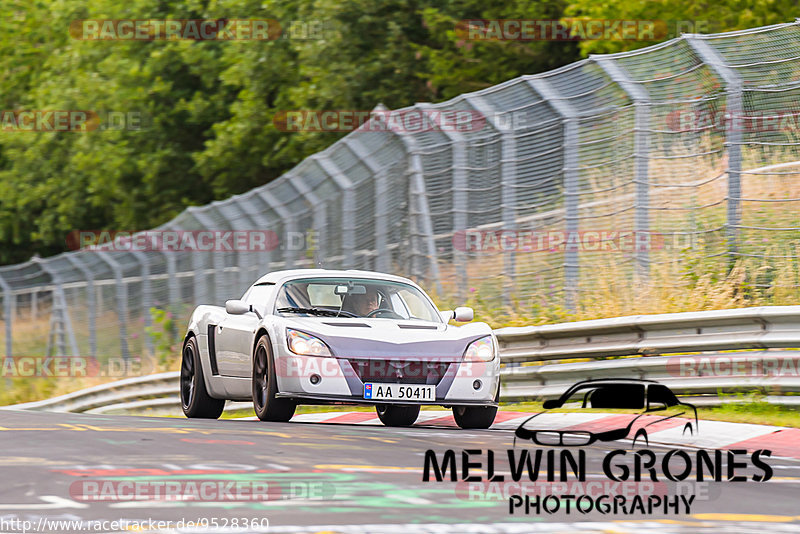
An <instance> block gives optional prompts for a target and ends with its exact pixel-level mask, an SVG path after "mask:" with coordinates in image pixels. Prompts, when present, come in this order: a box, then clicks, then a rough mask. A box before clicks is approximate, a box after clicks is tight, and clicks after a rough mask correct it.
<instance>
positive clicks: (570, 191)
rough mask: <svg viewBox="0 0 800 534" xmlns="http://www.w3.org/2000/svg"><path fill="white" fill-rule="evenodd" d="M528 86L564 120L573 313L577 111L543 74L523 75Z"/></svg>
mask: <svg viewBox="0 0 800 534" xmlns="http://www.w3.org/2000/svg"><path fill="white" fill-rule="evenodd" d="M526 79H527V80H528V83H530V85H531V87H533V89H534V90H535V91H536V92H538V93H539V94H540V95H541V96H542V98H543V99H545V100H546V101H547V102H548V103H549V104H550V105H551V106H552V107H553V109H554V110H555V111H556V113H558V114H559V115H561V118H562V121H563V124H564V168H563V172H564V212H565V216H564V219H565V221H566V228H565V230H566V234H567V235H566V238H567V239H566V242H567V245H566V246H565V248H564V294H565V299H564V305H565V307H566V309H567V310H568V311H569V312H571V313H574V312H575V311H576V310H577V304H578V302H577V300H578V282H579V267H580V263H579V262H580V258H579V253H578V247H577V246H570V245H569V244H568V243H569V242H570V240H572V242H573V243H576V241H575V237H574V236H577V234H578V221H579V202H580V197H579V194H578V173H579V168H578V162H579V154H578V112H577V111H576V110H575V108H574V107H573V106H572V104H570V103H569V102H568V101H567V100H566V99H565V98H563V97H561V96H559V95H558V93H557V92H556V91H555V89H553V87H552V86H551V85H550V82H548V81H547V80H546V79H545V78H526Z"/></svg>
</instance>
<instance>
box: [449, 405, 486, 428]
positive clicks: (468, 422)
mask: <svg viewBox="0 0 800 534" xmlns="http://www.w3.org/2000/svg"><path fill="white" fill-rule="evenodd" d="M496 415H497V406H453V419H455V420H456V424H457V425H458V426H459V427H461V428H489V427H490V426H492V423H494V418H495V416H496Z"/></svg>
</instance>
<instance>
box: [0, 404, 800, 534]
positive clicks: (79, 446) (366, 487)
mask: <svg viewBox="0 0 800 534" xmlns="http://www.w3.org/2000/svg"><path fill="white" fill-rule="evenodd" d="M512 441H513V433H512V432H511V431H508V430H481V431H464V430H459V429H452V428H435V427H430V428H425V427H413V428H402V429H399V428H387V427H377V426H363V425H361V426H359V425H342V424H320V423H292V422H289V423H262V422H260V421H252V420H219V421H208V420H187V419H179V418H154V417H132V416H100V415H86V414H64V413H41V412H22V411H2V412H0V447H2V456H0V463H2V466H0V472H1V473H2V477H0V480H2V485H1V486H0V532H22V531H23V529H22V528H21V525H22V523H20V522H21V521H28V522H29V523H25V526H26V527H27V529H28V532H79V531H83V532H125V531H128V532H129V531H131V530H135V529H138V532H238V533H241V532H370V533H384V532H385V533H395V532H397V533H400V532H402V533H404V534H405V533H407V534H410V533H416V532H442V533H450V532H453V533H461V532H487V533H489V532H520V533H522V532H579V531H580V532H650V531H658V532H764V531H765V529H766V530H767V531H769V532H800V515H798V514H800V507H799V506H798V503H800V461H798V460H796V459H788V458H771V459H768V463H769V464H770V465H771V466H772V467H773V469H774V471H775V472H774V477H773V479H772V480H770V481H769V482H762V483H757V482H752V481H748V482H746V483H741V482H740V483H731V482H718V483H717V482H713V483H710V484H704V485H703V487H702V488H701V489H700V490H699V491H698V492H697V495H698V498H697V499H696V500H695V501H694V503H693V505H692V507H691V511H690V512H689V513H685V512H684V511H683V510H682V511H681V512H680V513H678V514H675V513H670V514H668V515H664V514H663V513H659V512H656V513H654V514H653V515H647V516H642V515H630V516H629V515H626V514H622V513H619V514H616V515H614V514H606V515H601V514H598V513H596V512H593V513H591V514H586V515H583V514H575V513H573V514H568V515H567V514H564V513H563V511H562V512H558V513H555V514H553V515H549V514H539V515H537V514H533V513H532V514H530V515H524V514H520V513H515V514H510V513H509V503H508V499H507V497H506V496H505V495H500V494H499V493H495V494H493V495H490V497H491V498H487V496H486V495H479V496H478V497H475V495H474V494H473V495H472V498H471V497H470V494H469V493H468V492H466V491H465V489H464V484H463V483H453V482H450V481H446V482H422V471H423V458H424V453H425V451H426V450H427V449H433V450H435V451H437V452H440V453H441V452H443V451H445V450H447V449H454V450H455V451H456V454H457V455H459V454H460V453H461V451H462V450H463V449H481V450H483V451H486V450H487V449H492V450H494V451H495V452H496V453H497V454H498V455H505V451H506V450H507V449H509V448H512ZM629 445H630V444H629V443H624V442H622V443H617V444H603V445H599V446H589V447H586V448H585V450H586V453H587V473H588V474H587V481H592V480H596V481H603V480H607V479H606V477H605V476H604V475H603V474H602V468H601V465H600V462H601V461H602V458H603V457H604V456H605V454H606V453H607V452H609V451H611V450H612V449H628V450H629V451H630V447H629ZM528 448H529V449H530V450H531V452H533V447H531V446H528ZM517 449H519V445H517ZM650 450H652V451H653V452H655V453H656V454H657V455H659V456H660V455H662V454H664V453H665V452H666V451H667V449H666V448H664V447H657V446H651V447H650ZM440 457H441V455H440ZM481 458H483V459H485V455H484V456H482V457H481ZM498 463H500V462H498ZM459 466H460V464H459ZM499 470H500V471H501V472H502V471H504V469H503V468H502V466H501V467H499ZM506 471H507V469H506ZM746 471H747V470H746ZM473 472H474V471H473ZM749 472H754V471H753V470H752V469H750V470H749ZM86 480H95V481H96V480H111V481H140V482H141V481H145V482H147V481H150V482H153V481H165V480H171V481H176V480H182V481H191V480H194V481H209V480H217V481H220V480H221V481H238V482H253V481H258V482H262V483H264V482H265V483H267V484H268V485H269V487H270V488H273V489H271V490H270V491H269V492H268V493H269V494H270V498H269V499H268V500H260V501H258V502H252V501H230V500H224V501H219V500H213V499H212V500H202V499H201V500H190V501H178V500H171V501H168V500H164V499H160V500H138V501H135V500H118V501H117V500H114V501H109V502H107V501H103V502H87V501H85V500H83V499H82V498H80V496H79V494H80V492H77V493H76V489H75V488H76V486H77V487H79V488H80V487H83V486H81V485H80V484H81V483H83V482H85V481H86ZM698 487H699V486H698ZM244 518H246V519H247V520H248V521H252V520H258V521H259V523H258V525H257V526H258V527H259V528H253V527H252V524H250V526H249V527H248V528H244ZM101 519H106V520H109V521H113V520H126V521H128V525H127V527H126V528H116V529H113V528H106V529H100V528H97V527H98V524H97V523H85V524H82V526H81V527H77V526H75V525H76V524H75V523H73V524H72V526H68V524H67V523H61V524H60V525H61V528H59V525H58V524H57V523H53V522H52V521H80V520H92V521H94V520H101ZM234 519H238V521H239V525H238V526H236V525H234V524H233V521H234ZM151 520H152V521H165V522H166V521H171V522H173V523H172V524H169V525H165V524H162V525H157V524H156V523H148V522H149V521H151ZM180 520H184V521H185V522H188V521H198V522H202V520H205V521H207V522H208V524H210V525H213V524H216V525H217V528H216V529H207V530H204V529H184V530H178V529H177V526H179V525H180V524H179V523H177V522H179V521H180ZM267 520H268V522H269V528H268V529H267V528H266V521H267ZM184 524H186V523H184ZM131 525H136V526H135V527H132V526H131ZM151 527H153V528H151ZM223 527H224V528H223ZM79 528H84V530H79Z"/></svg>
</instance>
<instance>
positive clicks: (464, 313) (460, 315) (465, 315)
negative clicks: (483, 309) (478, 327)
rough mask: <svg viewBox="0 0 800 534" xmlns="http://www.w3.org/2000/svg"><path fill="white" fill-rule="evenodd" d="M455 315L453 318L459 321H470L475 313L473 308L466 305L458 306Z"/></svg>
mask: <svg viewBox="0 0 800 534" xmlns="http://www.w3.org/2000/svg"><path fill="white" fill-rule="evenodd" d="M453 315H454V317H453V319H454V320H455V321H456V322H457V323H468V322H470V321H471V320H472V319H473V318H474V317H475V313H474V312H473V311H472V308H467V307H466V306H459V307H458V308H456V309H455V311H454V312H453Z"/></svg>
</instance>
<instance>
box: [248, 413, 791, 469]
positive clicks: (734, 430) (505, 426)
mask: <svg viewBox="0 0 800 534" xmlns="http://www.w3.org/2000/svg"><path fill="white" fill-rule="evenodd" d="M532 415H534V414H533V413H530V412H509V411H498V412H497V417H496V418H495V421H494V424H493V425H492V427H491V430H515V429H516V428H517V427H518V426H519V425H520V424H521V423H522V422H523V421H524V420H525V419H527V418H528V417H530V416H532ZM630 417H631V416H629V415H624V414H621V415H620V414H582V413H543V414H541V415H539V416H538V417H537V423H538V424H537V426H546V427H547V428H548V429H553V430H561V429H564V428H569V427H572V426H578V425H580V427H581V429H582V430H597V431H602V430H609V429H612V428H619V426H620V425H623V424H624V423H626V422H627V421H629V420H630ZM644 417H653V418H654V419H655V416H644ZM248 419H254V418H248ZM291 422H292V423H325V424H347V425H378V426H380V425H382V423H381V422H380V419H378V416H377V415H376V414H375V412H326V413H310V414H300V415H295V416H294V417H293V418H292V420H291ZM688 422H690V420H689V419H684V418H672V419H669V420H666V421H661V422H658V423H655V424H653V425H652V426H650V427H648V438H649V441H650V443H657V444H660V445H677V446H689V447H699V448H705V449H747V450H756V449H769V450H771V451H772V455H773V456H781V457H787V458H798V459H800V429H798V428H788V427H780V426H770V425H754V424H746V423H727V422H722V421H707V420H703V419H701V420H700V421H699V423H698V429H699V432H696V433H695V435H693V436H692V435H688V434H686V435H684V434H683V428H684V426H685V425H686V423H688ZM692 422H693V421H692ZM414 427H417V428H458V426H457V425H456V422H455V420H454V419H453V414H452V412H451V411H450V410H430V411H429V410H425V411H421V412H420V413H419V417H418V418H417V422H416V423H414Z"/></svg>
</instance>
